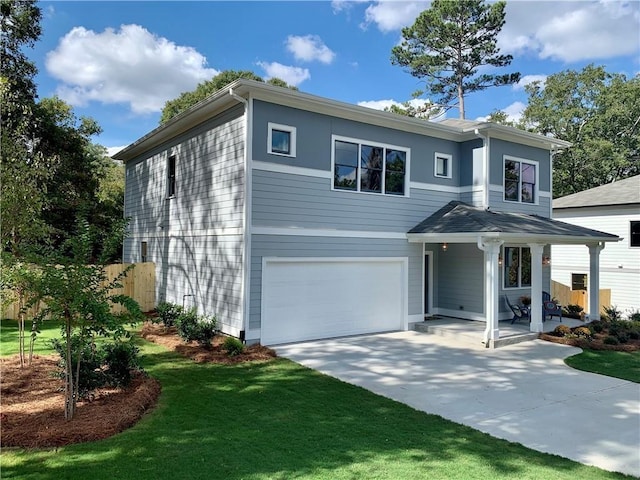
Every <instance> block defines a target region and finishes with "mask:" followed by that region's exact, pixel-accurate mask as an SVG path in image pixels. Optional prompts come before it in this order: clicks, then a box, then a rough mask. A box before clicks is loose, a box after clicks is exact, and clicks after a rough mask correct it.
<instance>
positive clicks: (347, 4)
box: [331, 0, 369, 13]
mask: <svg viewBox="0 0 640 480" xmlns="http://www.w3.org/2000/svg"><path fill="white" fill-rule="evenodd" d="M368 2H369V0H331V8H332V9H333V13H340V12H342V11H345V10H346V11H348V10H350V9H351V8H352V7H353V6H354V5H355V4H358V3H368Z"/></svg>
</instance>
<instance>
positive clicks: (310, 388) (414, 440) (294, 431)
mask: <svg viewBox="0 0 640 480" xmlns="http://www.w3.org/2000/svg"><path fill="white" fill-rule="evenodd" d="M2 341H3V343H4V337H3V339H2ZM141 346H142V351H143V354H144V364H145V368H146V370H147V372H148V373H149V374H151V375H153V376H154V377H156V378H158V379H159V380H160V382H161V383H162V386H163V390H162V395H161V397H160V401H159V405H158V406H157V408H156V409H155V410H154V411H153V412H151V413H150V414H148V415H147V416H146V417H145V418H144V419H143V420H142V421H141V422H139V423H138V424H137V425H136V426H134V427H133V428H131V429H129V430H127V431H125V432H123V433H121V434H119V435H116V436H115V437H112V438H110V439H107V440H103V441H100V442H94V443H87V444H79V445H73V446H68V447H64V448H59V449H56V450H53V449H52V450H32V451H26V450H21V449H6V448H5V449H3V452H2V458H1V462H2V478H3V479H11V478H15V479H18V478H19V479H21V480H53V479H56V480H62V479H78V478H90V479H92V480H99V479H105V480H106V479H109V480H112V479H135V480H145V479H153V480H156V479H165V478H166V479H227V480H240V479H245V480H266V479H282V480H284V479H320V480H322V479H326V480H329V479H331V480H340V479H345V480H346V479H393V480H396V479H402V480H405V479H406V480H411V479H465V480H467V479H482V480H488V479H502V478H514V479H515V478H517V479H536V480H537V479H545V480H553V479H567V480H569V479H570V480H574V479H576V478H580V479H581V480H589V479H614V478H624V476H623V475H619V474H615V473H610V472H606V471H603V470H599V469H597V468H594V467H587V466H585V465H582V464H579V463H576V462H573V461H570V460H567V459H563V458H561V457H557V456H554V455H549V454H544V453H540V452H536V451H534V450H531V449H528V448H525V447H523V446H522V445H519V444H515V443H510V442H507V441H504V440H499V439H496V438H493V437H491V436H489V435H486V434H484V433H481V432H479V431H477V430H473V429H471V428H468V427H465V426H462V425H459V424H456V423H453V422H450V421H448V420H445V419H443V418H441V417H438V416H435V415H428V414H425V413H423V412H419V411H416V410H413V409H411V408H410V407H408V406H405V405H403V404H400V403H397V402H394V401H392V400H389V399H386V398H383V397H380V396H377V395H375V394H373V393H371V392H369V391H367V390H364V389H362V388H359V387H355V386H352V385H349V384H346V383H343V382H340V381H338V380H335V379H333V378H331V377H327V376H324V375H321V374H319V373H317V372H314V371H312V370H309V369H307V368H304V367H302V366H300V365H298V364H295V363H293V362H290V361H288V360H285V359H276V360H274V361H270V362H267V363H252V364H240V365H233V366H225V365H214V364H195V363H193V362H191V361H189V360H187V359H184V358H182V357H180V356H178V355H176V354H174V353H172V352H168V351H167V350H165V349H163V348H161V347H159V346H157V345H154V344H149V343H146V342H141Z"/></svg>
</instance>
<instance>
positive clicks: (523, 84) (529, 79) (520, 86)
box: [513, 75, 548, 90]
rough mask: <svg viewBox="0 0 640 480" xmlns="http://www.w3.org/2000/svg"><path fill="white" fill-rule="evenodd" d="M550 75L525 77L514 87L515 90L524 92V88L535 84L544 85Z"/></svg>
mask: <svg viewBox="0 0 640 480" xmlns="http://www.w3.org/2000/svg"><path fill="white" fill-rule="evenodd" d="M547 76H548V75H525V76H524V77H522V78H521V79H520V81H519V82H518V83H516V84H514V85H513V89H514V90H524V87H526V86H527V85H529V84H530V83H533V82H540V83H541V84H542V85H544V82H546V80H547Z"/></svg>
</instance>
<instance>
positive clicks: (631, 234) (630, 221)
mask: <svg viewBox="0 0 640 480" xmlns="http://www.w3.org/2000/svg"><path fill="white" fill-rule="evenodd" d="M634 223H635V224H637V225H638V226H637V227H636V228H637V229H638V230H639V232H638V233H636V236H637V243H636V244H635V245H634V243H633V240H634V238H633V237H634V235H633V224H634ZM629 248H640V220H629Z"/></svg>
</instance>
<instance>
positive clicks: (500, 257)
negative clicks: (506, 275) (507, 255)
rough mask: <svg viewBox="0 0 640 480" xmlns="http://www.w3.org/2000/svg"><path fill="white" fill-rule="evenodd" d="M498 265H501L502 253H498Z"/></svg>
mask: <svg viewBox="0 0 640 480" xmlns="http://www.w3.org/2000/svg"><path fill="white" fill-rule="evenodd" d="M498 265H500V266H502V254H501V253H500V254H499V255H498Z"/></svg>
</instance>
